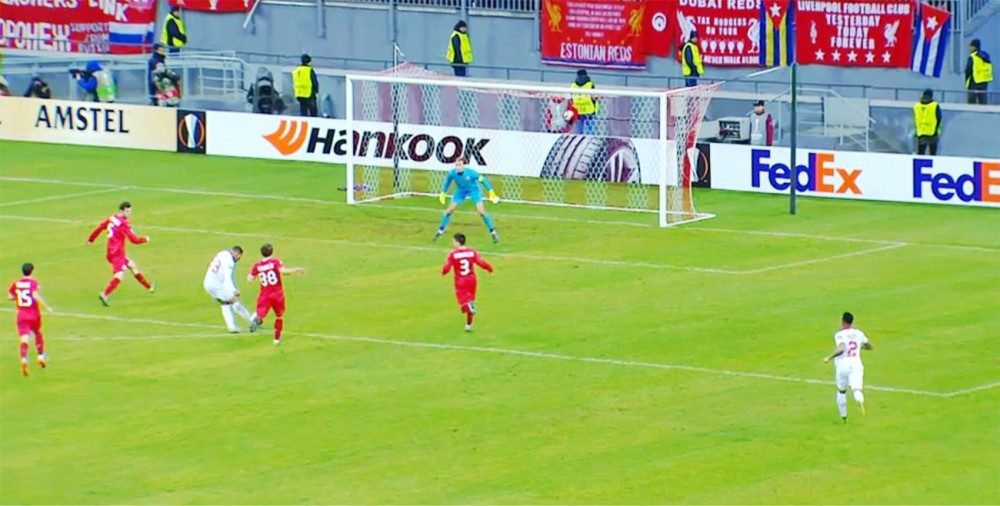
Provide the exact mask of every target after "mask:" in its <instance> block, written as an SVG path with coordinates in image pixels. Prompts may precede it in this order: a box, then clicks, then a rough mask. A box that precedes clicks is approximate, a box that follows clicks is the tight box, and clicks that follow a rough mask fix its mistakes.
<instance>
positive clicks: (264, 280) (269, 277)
mask: <svg viewBox="0 0 1000 506" xmlns="http://www.w3.org/2000/svg"><path fill="white" fill-rule="evenodd" d="M276 284H278V273H276V272H274V271H267V272H262V273H260V286H272V285H276Z"/></svg>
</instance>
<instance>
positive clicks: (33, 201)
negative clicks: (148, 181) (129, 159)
mask: <svg viewBox="0 0 1000 506" xmlns="http://www.w3.org/2000/svg"><path fill="white" fill-rule="evenodd" d="M120 189H121V188H117V187H116V188H106V189H104V190H94V191H89V192H80V193H66V194H63V195H53V196H51V197H40V198H37V199H28V200H16V201H14V202H4V203H2V204H0V207H7V206H19V205H22V204H37V203H39V202H51V201H53V200H63V199H72V198H76V197H86V196H88V195H100V194H102V193H111V192H116V191H119V190H120Z"/></svg>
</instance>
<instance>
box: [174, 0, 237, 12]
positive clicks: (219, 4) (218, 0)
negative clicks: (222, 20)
mask: <svg viewBox="0 0 1000 506" xmlns="http://www.w3.org/2000/svg"><path fill="white" fill-rule="evenodd" d="M170 5H171V6H175V5H177V6H180V8H182V9H185V10H189V11H202V12H250V8H251V7H253V0H170Z"/></svg>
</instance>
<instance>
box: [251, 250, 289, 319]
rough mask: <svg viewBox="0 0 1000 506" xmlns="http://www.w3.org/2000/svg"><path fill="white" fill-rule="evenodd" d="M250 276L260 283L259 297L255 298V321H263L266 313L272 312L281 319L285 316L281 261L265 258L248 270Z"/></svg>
mask: <svg viewBox="0 0 1000 506" xmlns="http://www.w3.org/2000/svg"><path fill="white" fill-rule="evenodd" d="M250 275H251V276H253V277H254V278H256V279H257V281H258V282H260V295H258V296H257V319H258V320H260V321H263V320H264V317H265V316H267V313H268V312H269V311H271V310H274V315H275V316H277V317H278V318H281V317H282V316H283V315H284V314H285V289H284V287H283V286H281V260H278V259H277V258H273V257H272V258H265V259H263V260H261V261H259V262H257V263H255V264H253V267H251V268H250Z"/></svg>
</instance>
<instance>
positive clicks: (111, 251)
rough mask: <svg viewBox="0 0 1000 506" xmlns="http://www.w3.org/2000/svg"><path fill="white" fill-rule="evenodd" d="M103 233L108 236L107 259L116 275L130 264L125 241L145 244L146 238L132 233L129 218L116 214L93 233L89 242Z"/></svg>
mask: <svg viewBox="0 0 1000 506" xmlns="http://www.w3.org/2000/svg"><path fill="white" fill-rule="evenodd" d="M101 232H106V233H107V234H108V251H107V256H106V258H107V259H108V263H110V264H111V268H112V270H113V272H114V273H115V274H117V273H119V272H121V271H123V270H125V268H126V267H127V266H128V264H129V259H128V257H127V256H125V240H126V239H128V241H129V242H131V243H132V244H143V243H145V242H146V238H145V237H138V236H136V235H135V232H132V225H131V224H129V222H128V217H126V216H125V215H124V214H115V215H112V216H111V217H110V218H108V219H106V220H104V221H102V222H101V224H100V225H98V226H97V228H95V229H94V231H93V232H91V233H90V237H89V238H88V239H87V242H94V240H96V239H97V236H99V235H101Z"/></svg>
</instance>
